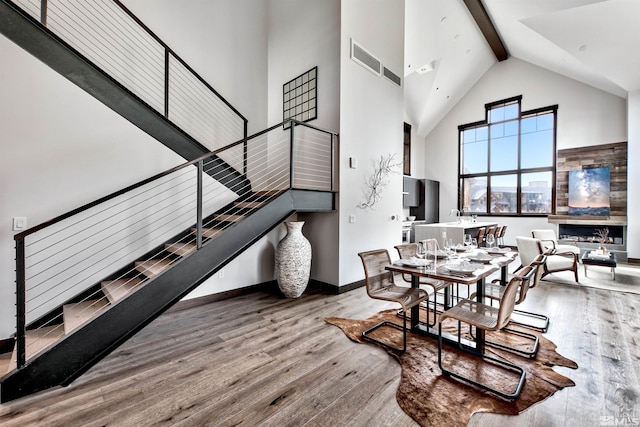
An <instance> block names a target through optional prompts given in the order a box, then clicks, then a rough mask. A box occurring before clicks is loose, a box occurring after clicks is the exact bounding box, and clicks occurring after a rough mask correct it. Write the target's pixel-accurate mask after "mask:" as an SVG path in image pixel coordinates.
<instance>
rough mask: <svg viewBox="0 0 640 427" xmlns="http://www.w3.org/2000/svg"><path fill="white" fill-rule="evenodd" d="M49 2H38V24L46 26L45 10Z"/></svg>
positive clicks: (44, 0) (42, 0)
mask: <svg viewBox="0 0 640 427" xmlns="http://www.w3.org/2000/svg"><path fill="white" fill-rule="evenodd" d="M48 3H49V0H40V23H41V24H42V25H44V26H45V27H46V26H47V9H48V8H49V5H48Z"/></svg>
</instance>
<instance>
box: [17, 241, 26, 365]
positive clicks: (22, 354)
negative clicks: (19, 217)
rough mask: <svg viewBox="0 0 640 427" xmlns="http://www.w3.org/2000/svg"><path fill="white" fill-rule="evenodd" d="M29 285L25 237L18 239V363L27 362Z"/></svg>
mask: <svg viewBox="0 0 640 427" xmlns="http://www.w3.org/2000/svg"><path fill="white" fill-rule="evenodd" d="M26 315H27V286H26V267H25V249H24V237H22V238H17V239H16V354H17V359H16V365H17V367H18V368H21V367H23V366H24V364H25V362H26V324H27V322H26Z"/></svg>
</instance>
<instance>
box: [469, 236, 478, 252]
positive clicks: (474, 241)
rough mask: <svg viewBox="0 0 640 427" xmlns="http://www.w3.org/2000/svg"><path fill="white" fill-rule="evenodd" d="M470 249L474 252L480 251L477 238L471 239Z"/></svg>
mask: <svg viewBox="0 0 640 427" xmlns="http://www.w3.org/2000/svg"><path fill="white" fill-rule="evenodd" d="M469 247H470V248H471V250H472V251H474V250H476V249H478V239H476V238H475V237H474V238H473V239H471V246H469Z"/></svg>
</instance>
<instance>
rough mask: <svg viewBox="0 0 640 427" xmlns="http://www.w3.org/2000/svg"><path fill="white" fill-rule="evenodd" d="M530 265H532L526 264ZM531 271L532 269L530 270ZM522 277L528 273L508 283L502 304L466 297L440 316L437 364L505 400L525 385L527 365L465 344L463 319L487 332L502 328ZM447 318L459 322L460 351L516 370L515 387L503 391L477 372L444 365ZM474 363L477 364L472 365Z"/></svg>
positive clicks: (513, 396)
mask: <svg viewBox="0 0 640 427" xmlns="http://www.w3.org/2000/svg"><path fill="white" fill-rule="evenodd" d="M526 268H529V267H526ZM529 274H530V272H529ZM523 280H529V276H527V275H520V276H514V277H512V278H511V280H509V283H507V285H506V288H505V290H504V293H503V295H502V299H501V300H500V306H499V307H492V306H490V305H486V304H483V303H481V302H476V301H473V300H470V299H463V300H461V301H460V302H458V304H456V306H455V307H452V308H450V309H449V310H447V311H445V312H444V313H442V314H441V315H440V319H439V321H438V367H439V368H440V370H441V371H442V373H443V375H447V376H450V377H453V378H456V379H458V380H460V381H463V382H466V383H468V384H471V385H474V386H476V387H479V388H481V389H482V390H486V391H488V392H491V393H493V394H495V395H497V396H499V397H501V398H503V399H505V400H510V401H511V400H515V399H516V398H517V397H518V396H519V395H520V392H521V391H522V386H523V385H524V381H525V376H526V373H525V371H524V369H522V368H521V367H520V366H518V365H515V364H513V363H510V362H508V361H506V360H503V359H499V358H497V357H492V356H488V355H486V354H484V353H480V352H477V351H475V350H473V349H471V348H470V347H467V346H464V345H462V343H461V336H460V331H461V323H466V324H468V325H469V326H470V327H475V328H477V329H482V330H484V331H486V332H489V331H499V330H501V329H503V328H504V327H505V326H506V325H507V324H508V323H509V319H510V317H511V313H512V312H513V309H514V306H515V301H516V295H517V292H518V288H519V287H520V286H521V283H522V281H523ZM447 319H453V320H457V322H458V342H457V344H458V348H459V349H460V350H461V351H464V352H466V353H469V354H472V355H474V356H476V357H478V358H480V359H482V360H484V361H487V362H488V363H489V364H491V365H498V366H501V367H503V368H504V369H506V370H509V371H513V372H515V373H516V374H518V376H519V379H518V384H517V385H516V387H515V390H513V391H501V390H498V389H497V388H495V387H491V386H490V385H488V384H485V383H481V382H479V381H478V380H476V379H474V378H473V377H475V378H477V377H478V375H477V373H476V374H475V375H474V374H470V375H463V374H461V373H457V372H454V371H453V370H451V369H449V368H445V367H444V365H443V363H442V353H443V339H442V323H443V322H444V321H445V320H447ZM471 366H474V365H471Z"/></svg>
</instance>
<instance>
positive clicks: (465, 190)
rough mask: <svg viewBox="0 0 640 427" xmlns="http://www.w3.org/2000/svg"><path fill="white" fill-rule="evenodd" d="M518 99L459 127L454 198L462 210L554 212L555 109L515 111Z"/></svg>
mask: <svg viewBox="0 0 640 427" xmlns="http://www.w3.org/2000/svg"><path fill="white" fill-rule="evenodd" d="M521 101H522V97H521V96H519V97H515V98H510V99H506V100H502V101H498V102H493V103H491V104H487V105H485V109H486V119H485V120H484V121H482V122H476V123H470V124H466V125H462V126H460V127H459V138H460V169H459V173H460V180H459V185H460V188H459V194H460V207H461V208H462V209H463V210H464V211H465V212H470V213H472V214H487V215H500V214H504V215H548V214H552V213H553V212H554V210H555V185H554V177H555V152H556V113H557V110H558V106H557V105H555V106H551V107H545V108H539V109H536V110H533V111H521V108H520V106H521Z"/></svg>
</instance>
